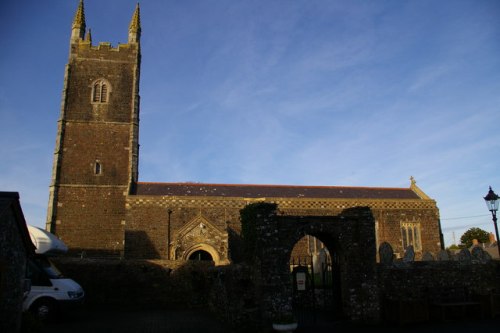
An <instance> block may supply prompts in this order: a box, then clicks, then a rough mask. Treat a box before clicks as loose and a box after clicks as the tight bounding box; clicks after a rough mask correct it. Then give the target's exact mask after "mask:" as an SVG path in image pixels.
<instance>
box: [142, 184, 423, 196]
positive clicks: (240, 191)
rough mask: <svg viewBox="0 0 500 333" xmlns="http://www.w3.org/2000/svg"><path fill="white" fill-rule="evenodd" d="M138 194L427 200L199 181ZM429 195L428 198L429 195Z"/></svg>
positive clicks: (150, 187)
mask: <svg viewBox="0 0 500 333" xmlns="http://www.w3.org/2000/svg"><path fill="white" fill-rule="evenodd" d="M136 195H160V196H201V197H213V196H216V197H245V198H262V197H264V198H277V197H281V198H286V197H290V198H338V199H341V198H343V199H349V198H358V199H406V200H408V199H417V200H418V199H426V198H423V197H421V196H419V195H418V193H415V191H414V190H412V188H392V187H356V186H325V185H311V186H307V185H270V184H263V185H259V184H210V183H195V182H185V183H183V182H175V183H159V182H138V183H137V191H136ZM427 198H428V197H427Z"/></svg>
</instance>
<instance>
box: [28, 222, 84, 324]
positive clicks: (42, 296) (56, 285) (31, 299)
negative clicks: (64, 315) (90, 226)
mask: <svg viewBox="0 0 500 333" xmlns="http://www.w3.org/2000/svg"><path fill="white" fill-rule="evenodd" d="M28 231H29V232H30V236H31V239H32V241H33V244H35V246H36V248H37V249H36V251H35V253H36V255H35V256H34V257H33V258H30V259H29V261H28V267H27V270H26V271H27V273H26V278H27V279H30V280H31V290H30V291H29V293H28V295H27V296H26V297H25V299H24V301H23V311H31V312H32V313H33V314H34V315H35V316H36V317H37V318H39V319H41V320H48V319H50V318H52V317H53V316H54V315H55V313H56V312H57V311H58V310H60V309H62V308H67V307H68V306H73V305H78V304H81V303H82V302H83V300H84V298H85V293H84V291H83V289H82V287H81V286H80V285H79V284H78V283H76V282H75V281H73V280H71V279H68V278H65V277H64V276H63V275H62V274H61V272H60V271H59V270H58V269H57V268H56V267H55V266H54V264H53V263H52V262H51V261H50V258H49V257H48V256H47V254H49V255H54V254H56V253H61V252H65V251H67V247H66V245H64V243H63V242H62V241H61V240H59V239H58V238H57V237H56V236H55V235H53V234H51V233H49V232H47V231H45V230H43V229H40V228H36V227H33V226H28Z"/></svg>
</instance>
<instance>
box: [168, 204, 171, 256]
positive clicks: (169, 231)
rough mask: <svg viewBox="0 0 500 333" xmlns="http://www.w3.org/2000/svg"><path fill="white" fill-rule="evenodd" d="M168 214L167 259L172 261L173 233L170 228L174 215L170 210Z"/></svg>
mask: <svg viewBox="0 0 500 333" xmlns="http://www.w3.org/2000/svg"><path fill="white" fill-rule="evenodd" d="M167 213H168V225H167V228H168V229H167V259H168V260H170V233H171V227H170V215H172V210H171V209H169V210H167Z"/></svg>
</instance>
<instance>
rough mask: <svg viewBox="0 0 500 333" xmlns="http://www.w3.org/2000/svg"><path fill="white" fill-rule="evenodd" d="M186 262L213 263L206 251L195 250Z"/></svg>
mask: <svg viewBox="0 0 500 333" xmlns="http://www.w3.org/2000/svg"><path fill="white" fill-rule="evenodd" d="M188 260H195V261H213V260H214V259H213V258H212V256H211V255H210V253H208V252H207V251H203V250H197V251H194V252H193V253H191V255H190V256H189V258H188Z"/></svg>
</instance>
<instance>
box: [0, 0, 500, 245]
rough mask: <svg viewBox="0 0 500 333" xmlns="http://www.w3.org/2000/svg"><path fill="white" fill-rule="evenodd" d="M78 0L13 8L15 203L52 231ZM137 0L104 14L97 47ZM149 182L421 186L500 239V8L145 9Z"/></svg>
mask: <svg viewBox="0 0 500 333" xmlns="http://www.w3.org/2000/svg"><path fill="white" fill-rule="evenodd" d="M77 4H78V1H77V0H72V1H68V0H50V1H35V0H23V1H15V0H6V1H2V2H0V37H1V40H2V51H1V53H0V73H1V75H0V131H1V133H2V135H1V136H0V152H1V156H2V163H1V164H0V190H4V191H18V192H20V196H21V204H22V207H23V210H24V213H25V215H26V218H27V221H28V223H29V224H32V225H37V226H43V225H44V223H45V218H46V209H47V203H48V193H49V183H50V177H51V169H52V156H53V151H54V146H55V137H56V129H57V127H56V126H57V119H58V117H59V113H60V102H61V92H62V86H63V77H64V66H65V64H66V63H67V57H68V49H69V36H70V30H71V22H72V19H73V16H74V13H75V10H76V7H77ZM135 5H136V1H128V0H106V1H102V0H86V1H85V14H86V22H87V27H89V28H91V29H92V38H93V42H94V44H97V43H98V42H100V41H107V42H111V43H112V44H113V45H115V46H116V45H117V44H118V43H126V41H127V30H128V24H129V22H130V19H131V16H132V13H133V10H134V8H135ZM140 5H141V19H142V31H143V34H142V44H141V47H142V69H141V83H140V94H141V125H140V144H141V150H140V164H139V178H140V180H141V181H156V182H183V181H194V182H207V183H252V184H290V185H342V186H375V187H408V186H409V185H410V181H409V178H410V176H413V177H415V179H416V180H417V185H418V186H420V188H422V189H423V190H424V191H425V192H426V193H427V194H428V195H429V196H430V197H432V198H433V199H435V200H436V201H437V205H438V207H439V209H440V214H441V219H442V226H443V229H444V231H445V242H446V243H447V245H449V244H450V243H451V242H452V241H453V233H454V235H455V239H456V240H457V241H458V239H459V237H460V235H461V234H463V232H464V231H465V230H467V229H468V228H470V227H473V226H477V227H480V228H482V229H484V230H487V231H493V230H494V229H493V223H492V222H491V215H490V214H489V212H488V211H487V210H486V206H485V204H484V200H483V198H482V197H483V196H485V195H486V193H487V191H488V186H489V185H491V186H492V187H493V189H494V190H495V191H496V192H497V193H500V156H499V155H500V131H499V128H500V112H499V108H500V57H499V55H500V19H499V18H500V2H499V1H495V0H491V1H487V0H471V1H459V0H453V1H422V0H418V1H417V0H415V1H396V0H392V1H354V0H353V1H334V0H325V1H320V0H307V1H284V0H283V1H279V0H265V1H264V0H262V1H261V0H255V1H234V0H213V1H210V0H204V1H201V0H199V1H196V0H187V1H159V0H158V1H156V0H145V1H142V2H141V3H140Z"/></svg>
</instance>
